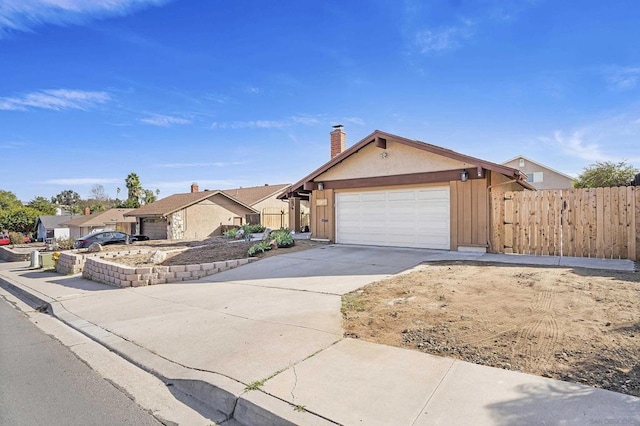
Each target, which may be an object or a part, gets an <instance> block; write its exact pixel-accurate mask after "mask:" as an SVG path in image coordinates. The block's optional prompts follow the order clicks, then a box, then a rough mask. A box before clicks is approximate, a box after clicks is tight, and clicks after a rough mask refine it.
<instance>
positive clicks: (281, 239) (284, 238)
mask: <svg viewBox="0 0 640 426" xmlns="http://www.w3.org/2000/svg"><path fill="white" fill-rule="evenodd" d="M269 238H270V239H272V240H276V244H278V247H281V248H284V247H291V246H292V245H294V244H295V241H294V240H293V236H292V235H291V231H289V230H288V229H284V228H282V229H278V230H277V231H273V232H271V234H270V236H269Z"/></svg>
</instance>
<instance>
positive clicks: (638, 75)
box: [605, 67, 640, 90]
mask: <svg viewBox="0 0 640 426" xmlns="http://www.w3.org/2000/svg"><path fill="white" fill-rule="evenodd" d="M605 78H606V79H607V82H608V83H609V85H610V86H611V87H613V88H615V89H618V90H630V89H634V88H635V87H636V86H637V84H638V82H639V81H640V67H611V68H608V69H607V70H605Z"/></svg>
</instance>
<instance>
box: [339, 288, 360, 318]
mask: <svg viewBox="0 0 640 426" xmlns="http://www.w3.org/2000/svg"><path fill="white" fill-rule="evenodd" d="M358 296H359V295H358V294H353V293H351V294H345V295H344V296H342V304H341V306H340V312H342V313H343V314H345V313H347V312H348V311H356V312H362V311H364V302H363V301H362V300H361V299H359V297H358Z"/></svg>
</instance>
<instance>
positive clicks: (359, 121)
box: [343, 117, 366, 126]
mask: <svg viewBox="0 0 640 426" xmlns="http://www.w3.org/2000/svg"><path fill="white" fill-rule="evenodd" d="M343 120H344V121H345V122H347V123H353V124H357V125H358V126H364V125H365V124H366V123H365V122H364V120H363V119H362V118H358V117H346V118H344V119H343Z"/></svg>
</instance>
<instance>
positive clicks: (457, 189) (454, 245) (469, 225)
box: [449, 179, 489, 250]
mask: <svg viewBox="0 0 640 426" xmlns="http://www.w3.org/2000/svg"><path fill="white" fill-rule="evenodd" d="M449 186H450V189H451V250H457V249H458V247H459V246H469V247H487V243H488V236H489V234H488V230H489V204H488V203H489V201H488V196H487V179H473V180H468V181H467V182H461V181H459V180H458V181H451V182H449Z"/></svg>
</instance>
